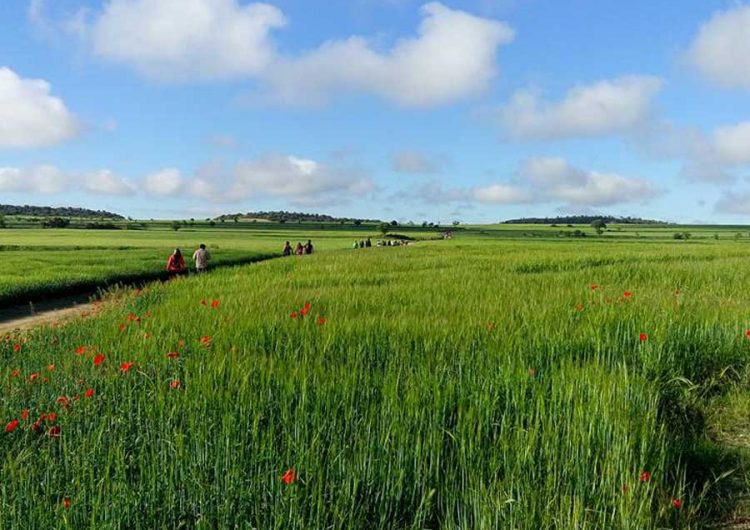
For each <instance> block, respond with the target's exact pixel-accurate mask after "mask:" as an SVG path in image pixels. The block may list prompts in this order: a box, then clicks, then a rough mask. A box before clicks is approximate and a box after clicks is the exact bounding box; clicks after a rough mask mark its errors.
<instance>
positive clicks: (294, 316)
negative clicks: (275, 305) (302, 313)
mask: <svg viewBox="0 0 750 530" xmlns="http://www.w3.org/2000/svg"><path fill="white" fill-rule="evenodd" d="M298 316H299V315H298V314H297V312H296V311H292V314H291V315H289V317H290V318H297V317H298Z"/></svg>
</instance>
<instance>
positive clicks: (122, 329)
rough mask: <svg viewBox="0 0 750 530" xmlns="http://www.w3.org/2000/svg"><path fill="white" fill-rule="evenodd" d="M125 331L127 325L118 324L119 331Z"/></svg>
mask: <svg viewBox="0 0 750 530" xmlns="http://www.w3.org/2000/svg"><path fill="white" fill-rule="evenodd" d="M126 329H128V326H127V324H120V331H125V330H126Z"/></svg>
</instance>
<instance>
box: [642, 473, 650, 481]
mask: <svg viewBox="0 0 750 530" xmlns="http://www.w3.org/2000/svg"><path fill="white" fill-rule="evenodd" d="M649 480H651V473H649V472H648V471H644V472H642V473H641V482H648V481H649Z"/></svg>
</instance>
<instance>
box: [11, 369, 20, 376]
mask: <svg viewBox="0 0 750 530" xmlns="http://www.w3.org/2000/svg"><path fill="white" fill-rule="evenodd" d="M10 376H11V377H21V372H20V371H19V370H13V371H12V372H11V374H10Z"/></svg>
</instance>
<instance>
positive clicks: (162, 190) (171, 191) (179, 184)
mask: <svg viewBox="0 0 750 530" xmlns="http://www.w3.org/2000/svg"><path fill="white" fill-rule="evenodd" d="M183 186H184V182H183V179H182V175H181V174H180V171H179V170H177V169H173V168H169V169H162V170H161V171H157V172H156V173H151V174H150V175H146V177H144V179H143V189H144V191H145V192H146V193H149V194H151V195H159V196H163V197H169V196H175V195H178V194H180V193H181V192H182V191H183Z"/></svg>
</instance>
